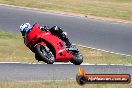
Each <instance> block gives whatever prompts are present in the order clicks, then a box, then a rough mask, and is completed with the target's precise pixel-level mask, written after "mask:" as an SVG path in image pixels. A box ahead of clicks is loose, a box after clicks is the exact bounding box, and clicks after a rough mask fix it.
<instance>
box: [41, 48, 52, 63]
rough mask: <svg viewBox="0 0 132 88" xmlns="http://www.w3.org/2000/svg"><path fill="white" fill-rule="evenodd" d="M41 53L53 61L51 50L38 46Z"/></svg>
mask: <svg viewBox="0 0 132 88" xmlns="http://www.w3.org/2000/svg"><path fill="white" fill-rule="evenodd" d="M40 51H41V53H42V54H43V55H44V56H45V57H46V58H47V59H48V60H50V61H53V59H54V56H53V54H52V52H51V51H48V50H46V48H45V47H44V46H40Z"/></svg>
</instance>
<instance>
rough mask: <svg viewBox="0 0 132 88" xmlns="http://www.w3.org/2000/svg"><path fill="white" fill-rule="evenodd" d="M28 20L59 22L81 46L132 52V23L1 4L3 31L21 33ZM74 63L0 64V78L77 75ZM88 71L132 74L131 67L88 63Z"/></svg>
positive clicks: (66, 76) (11, 79)
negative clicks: (20, 26)
mask: <svg viewBox="0 0 132 88" xmlns="http://www.w3.org/2000/svg"><path fill="white" fill-rule="evenodd" d="M25 22H30V23H32V24H33V23H35V22H38V23H40V24H41V25H43V24H47V25H50V26H53V25H58V26H60V27H62V28H64V30H65V31H67V32H68V34H69V36H70V38H71V41H72V42H73V43H78V44H81V45H85V46H89V47H94V48H100V49H104V50H109V51H113V52H118V53H124V54H130V55H132V25H130V24H123V23H116V22H108V21H100V20H94V19H86V18H82V17H73V16H66V15H58V14H52V13H48V12H39V11H31V10H24V9H19V8H12V7H6V6H0V31H6V32H11V33H15V34H20V33H19V30H18V29H19V25H20V24H22V23H25ZM77 67H78V66H75V65H64V64H61V65H57V64H54V65H45V64H43V65H42V64H41V65H31V64H30V65H29V64H4V63H3V64H0V75H1V76H0V81H38V80H39V81H40V80H63V79H70V78H75V75H76V73H77ZM83 67H84V68H85V69H86V71H87V72H88V73H126V74H132V67H131V66H116V65H114V66H109V65H107V66H106V65H100V66H99V65H85V66H83Z"/></svg>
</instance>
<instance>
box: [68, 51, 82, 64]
mask: <svg viewBox="0 0 132 88" xmlns="http://www.w3.org/2000/svg"><path fill="white" fill-rule="evenodd" d="M70 62H71V63H73V64H75V65H80V64H81V63H82V62H83V56H82V54H80V53H75V54H73V57H72V59H71V61H70Z"/></svg>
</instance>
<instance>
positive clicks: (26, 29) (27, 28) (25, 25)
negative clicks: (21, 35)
mask: <svg viewBox="0 0 132 88" xmlns="http://www.w3.org/2000/svg"><path fill="white" fill-rule="evenodd" d="M31 28H32V27H31V25H30V24H29V23H25V24H22V25H21V26H20V31H25V32H27V31H28V30H29V29H31Z"/></svg>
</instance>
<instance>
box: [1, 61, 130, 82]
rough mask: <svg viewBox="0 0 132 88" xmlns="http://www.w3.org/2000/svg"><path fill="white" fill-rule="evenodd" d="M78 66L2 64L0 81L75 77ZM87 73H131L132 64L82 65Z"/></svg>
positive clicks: (67, 78)
mask: <svg viewBox="0 0 132 88" xmlns="http://www.w3.org/2000/svg"><path fill="white" fill-rule="evenodd" d="M78 67H79V66H75V65H72V64H60V65H59V64H54V65H47V64H13V63H6V64H5V63H3V64H2V63H1V64H0V75H1V76H0V82H7V81H8V82H11V81H16V82H19V81H49V80H70V79H75V78H76V74H77V72H78ZM82 67H83V68H84V69H86V72H87V73H89V74H90V73H97V74H101V73H102V74H110V73H114V74H130V75H132V67H131V66H119V65H82Z"/></svg>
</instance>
